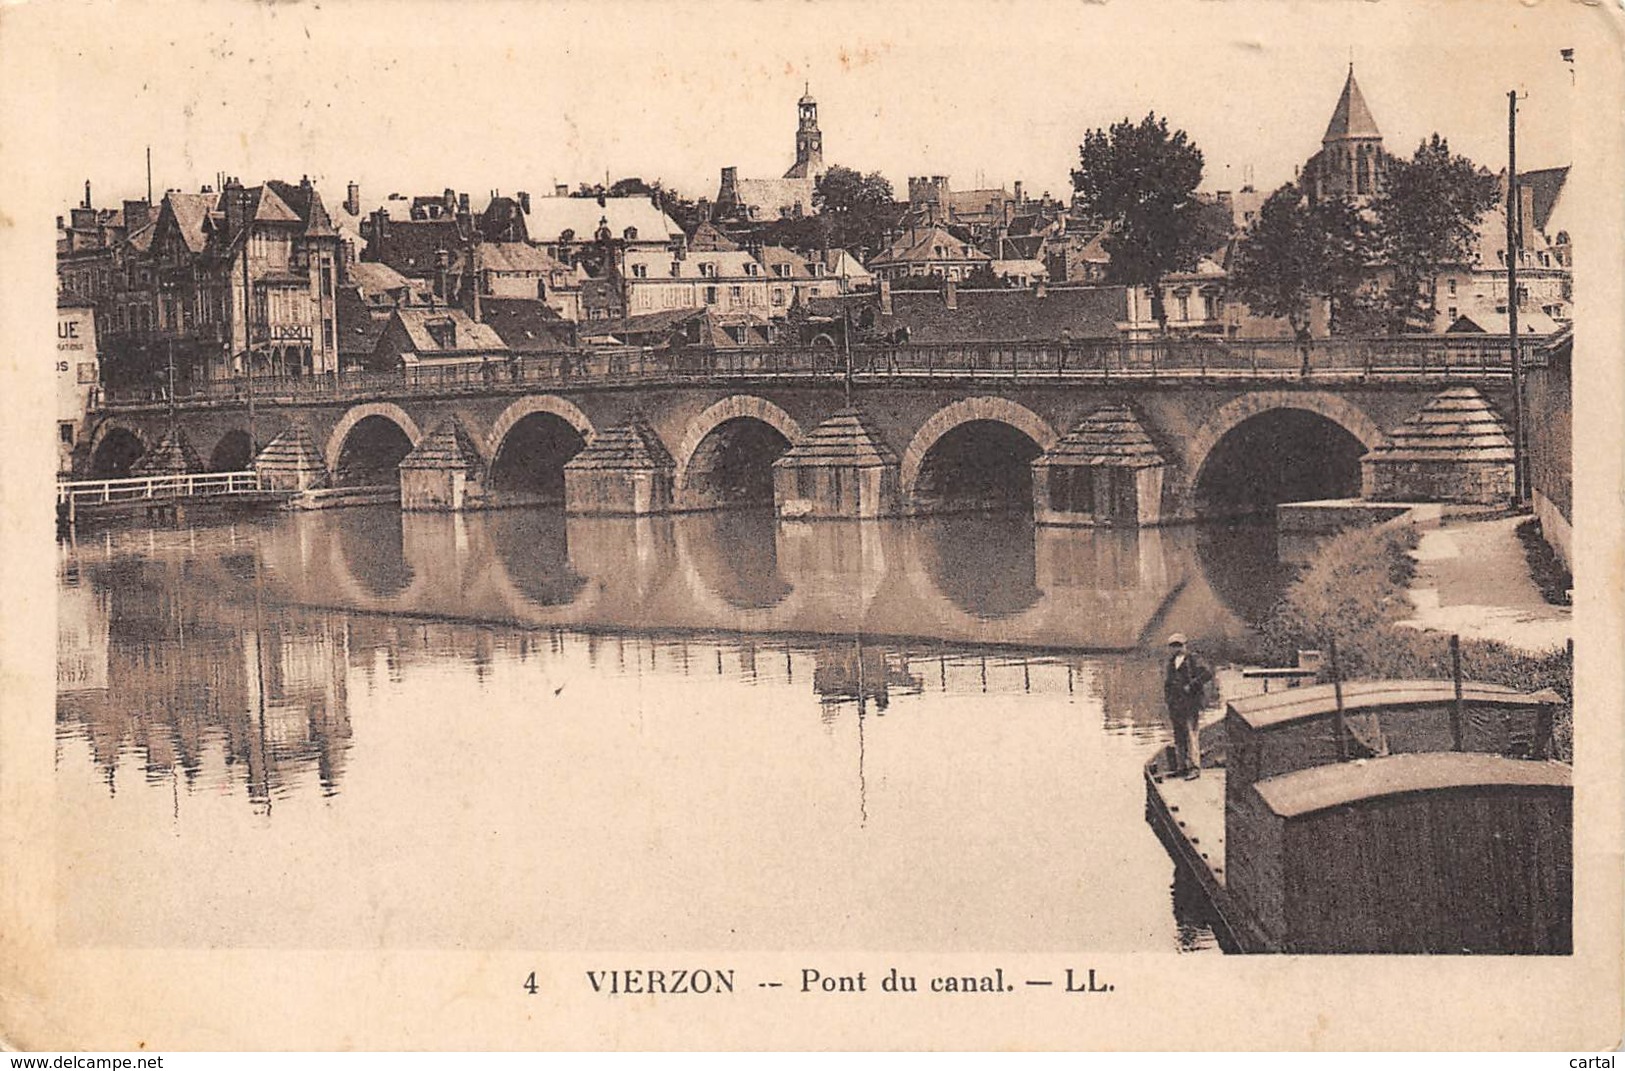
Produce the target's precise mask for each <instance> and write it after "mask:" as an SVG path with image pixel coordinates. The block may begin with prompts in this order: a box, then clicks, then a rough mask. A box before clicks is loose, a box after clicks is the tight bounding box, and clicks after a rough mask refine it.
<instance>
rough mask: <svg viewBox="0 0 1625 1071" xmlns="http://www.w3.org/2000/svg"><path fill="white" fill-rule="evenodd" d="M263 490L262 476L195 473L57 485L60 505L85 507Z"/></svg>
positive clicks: (232, 473) (70, 482) (78, 481)
mask: <svg viewBox="0 0 1625 1071" xmlns="http://www.w3.org/2000/svg"><path fill="white" fill-rule="evenodd" d="M259 490H261V487H260V478H259V473H257V472H254V471H252V470H248V471H241V472H193V473H184V474H182V475H178V476H130V477H125V478H123V479H117V480H73V481H66V482H59V483H58V484H57V485H56V501H57V504H58V505H70V504H71V505H73V506H86V505H95V504H99V503H103V502H134V501H137V500H140V499H146V498H192V497H195V496H200V495H242V494H251V493H253V492H255V491H259Z"/></svg>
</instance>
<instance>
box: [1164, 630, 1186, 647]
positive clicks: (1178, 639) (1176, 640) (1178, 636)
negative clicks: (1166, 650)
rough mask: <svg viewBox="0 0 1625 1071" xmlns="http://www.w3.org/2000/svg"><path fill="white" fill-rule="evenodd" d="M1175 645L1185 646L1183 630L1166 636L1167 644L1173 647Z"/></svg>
mask: <svg viewBox="0 0 1625 1071" xmlns="http://www.w3.org/2000/svg"><path fill="white" fill-rule="evenodd" d="M1176 645H1177V646H1179V647H1183V646H1185V634H1184V633H1183V632H1176V633H1174V634H1173V635H1172V636H1169V637H1168V646H1169V647H1174V646H1176Z"/></svg>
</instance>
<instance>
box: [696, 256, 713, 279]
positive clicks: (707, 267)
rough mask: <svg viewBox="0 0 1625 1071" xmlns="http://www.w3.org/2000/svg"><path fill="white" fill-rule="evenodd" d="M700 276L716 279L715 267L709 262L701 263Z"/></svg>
mask: <svg viewBox="0 0 1625 1071" xmlns="http://www.w3.org/2000/svg"><path fill="white" fill-rule="evenodd" d="M700 274H701V275H703V276H705V277H706V278H707V279H715V278H716V277H717V266H716V265H715V264H713V263H711V262H710V261H709V260H707V261H703V262H701V264H700Z"/></svg>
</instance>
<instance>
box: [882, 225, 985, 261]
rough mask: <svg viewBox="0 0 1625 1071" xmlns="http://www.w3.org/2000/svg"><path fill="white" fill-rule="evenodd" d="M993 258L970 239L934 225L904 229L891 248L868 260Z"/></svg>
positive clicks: (983, 259)
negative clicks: (967, 239) (966, 239)
mask: <svg viewBox="0 0 1625 1071" xmlns="http://www.w3.org/2000/svg"><path fill="white" fill-rule="evenodd" d="M992 259H993V258H992V257H990V256H988V255H987V254H986V253H984V252H982V251H981V250H980V249H977V248H976V247H975V246H974V245H972V244H970V242H968V241H965V240H964V239H962V238H959V237H957V236H956V235H954V234H951V233H949V231H948V228H946V227H944V226H942V225H941V224H935V225H933V226H930V227H926V228H924V229H923V230H922V229H911V230H906V231H904V232H903V233H902V234H900V235H898V236H897V240H896V241H894V242H892V244H891V247H890V248H888V249H887V250H886V251H885V252H884V253H882V254H880V255H879V256H878V257H876V258H874V259H873V260H871V261H870V262H869V267H870V268H873V267H874V266H875V265H877V264H930V263H937V262H940V261H948V260H952V261H967V260H968V261H987V260H992Z"/></svg>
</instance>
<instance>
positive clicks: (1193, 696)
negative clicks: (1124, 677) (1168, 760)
mask: <svg viewBox="0 0 1625 1071" xmlns="http://www.w3.org/2000/svg"><path fill="white" fill-rule="evenodd" d="M1168 652H1169V654H1168V666H1167V668H1166V670H1165V671H1164V672H1163V676H1162V696H1163V699H1165V700H1166V701H1167V703H1168V718H1169V720H1171V721H1172V722H1173V723H1174V765H1175V767H1176V768H1177V769H1176V771H1175V772H1177V773H1179V774H1182V775H1183V776H1185V777H1186V778H1192V777H1200V776H1202V747H1201V743H1200V742H1199V741H1198V740H1197V737H1196V723H1197V720H1198V719H1199V718H1200V717H1201V715H1202V705H1203V702H1204V701H1205V699H1206V694H1207V682H1208V681H1210V680H1212V679H1213V671H1212V670H1210V669H1208V668H1207V666H1205V665H1203V664H1202V660H1201V659H1199V658H1197V657H1196V656H1195V655H1193V654H1191V653H1190V652H1189V651H1187V650H1186V649H1185V634H1184V633H1183V632H1176V633H1174V634H1173V635H1172V636H1169V637H1168Z"/></svg>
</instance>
